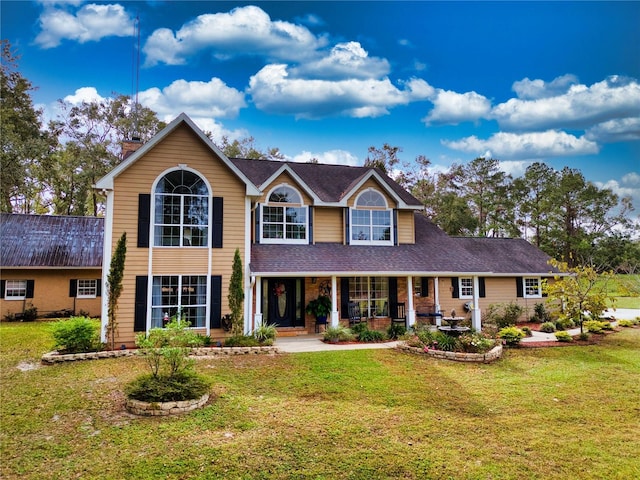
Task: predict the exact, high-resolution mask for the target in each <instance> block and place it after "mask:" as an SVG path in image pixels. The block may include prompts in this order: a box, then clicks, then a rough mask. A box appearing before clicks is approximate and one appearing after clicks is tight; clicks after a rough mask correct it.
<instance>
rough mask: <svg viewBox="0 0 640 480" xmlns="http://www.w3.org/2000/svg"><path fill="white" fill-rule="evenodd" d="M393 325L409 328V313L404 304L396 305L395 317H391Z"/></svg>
mask: <svg viewBox="0 0 640 480" xmlns="http://www.w3.org/2000/svg"><path fill="white" fill-rule="evenodd" d="M391 323H392V324H398V325H402V326H403V327H406V326H407V313H406V310H405V305H404V302H400V303H396V304H395V305H394V309H393V315H392V317H391Z"/></svg>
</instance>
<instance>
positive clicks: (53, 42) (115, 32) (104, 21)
mask: <svg viewBox="0 0 640 480" xmlns="http://www.w3.org/2000/svg"><path fill="white" fill-rule="evenodd" d="M39 20H40V28H41V32H40V33H39V34H38V35H37V36H36V38H35V43H36V45H40V46H41V47H42V48H53V47H57V46H58V45H60V42H61V41H62V40H65V39H66V40H74V41H77V42H79V43H85V42H89V41H98V40H101V39H102V38H104V37H109V36H116V37H128V36H131V35H133V19H132V18H131V17H130V16H129V15H128V14H127V13H126V12H125V9H124V7H123V6H122V5H118V4H111V5H96V4H93V3H91V4H88V5H85V6H83V7H82V8H81V9H80V10H78V11H77V12H76V13H75V15H74V14H72V13H69V12H68V11H66V10H62V9H59V8H47V9H45V11H44V12H43V13H42V14H41V15H40V19H39Z"/></svg>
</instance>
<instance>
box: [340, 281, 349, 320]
mask: <svg viewBox="0 0 640 480" xmlns="http://www.w3.org/2000/svg"><path fill="white" fill-rule="evenodd" d="M340 316H341V317H342V318H349V278H348V277H342V278H341V279H340Z"/></svg>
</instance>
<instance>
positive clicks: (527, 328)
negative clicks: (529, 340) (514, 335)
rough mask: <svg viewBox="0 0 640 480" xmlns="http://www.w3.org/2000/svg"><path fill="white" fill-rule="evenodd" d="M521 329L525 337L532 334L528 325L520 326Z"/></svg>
mask: <svg viewBox="0 0 640 480" xmlns="http://www.w3.org/2000/svg"><path fill="white" fill-rule="evenodd" d="M522 331H523V332H524V334H525V335H526V336H527V337H530V336H531V335H532V333H531V329H530V328H529V327H522Z"/></svg>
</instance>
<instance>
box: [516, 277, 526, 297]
mask: <svg viewBox="0 0 640 480" xmlns="http://www.w3.org/2000/svg"><path fill="white" fill-rule="evenodd" d="M516 296H517V297H519V298H522V297H524V286H523V285H522V277H516Z"/></svg>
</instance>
